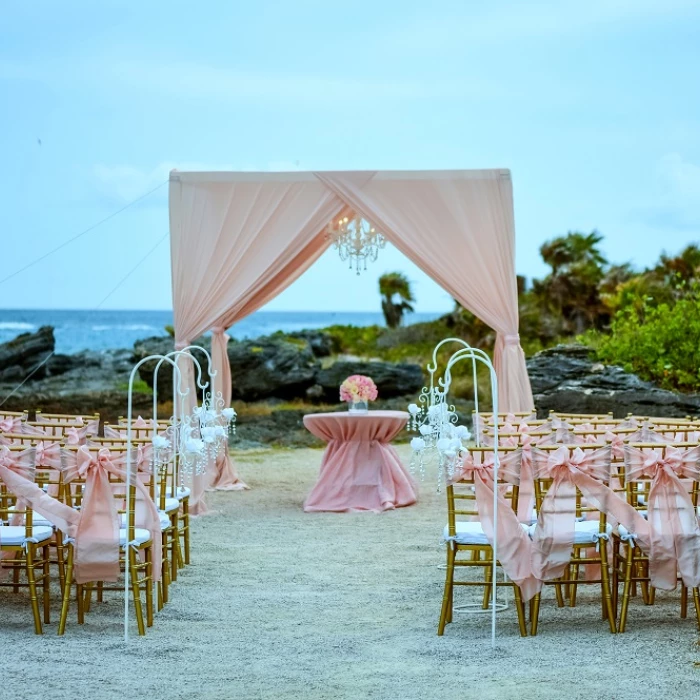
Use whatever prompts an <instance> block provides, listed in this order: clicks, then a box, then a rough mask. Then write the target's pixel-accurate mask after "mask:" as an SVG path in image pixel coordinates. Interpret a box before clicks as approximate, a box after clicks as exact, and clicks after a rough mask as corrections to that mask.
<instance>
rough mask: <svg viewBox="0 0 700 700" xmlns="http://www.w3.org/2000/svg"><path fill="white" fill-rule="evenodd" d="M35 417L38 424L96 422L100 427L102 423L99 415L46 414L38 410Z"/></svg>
mask: <svg viewBox="0 0 700 700" xmlns="http://www.w3.org/2000/svg"><path fill="white" fill-rule="evenodd" d="M34 415H35V418H34V422H36V423H70V424H71V425H75V424H85V423H94V422H96V423H97V424H98V425H99V422H100V414H99V413H93V414H91V415H88V414H80V415H75V414H72V413H44V412H43V411H41V410H39V409H37V410H36V411H35V414H34Z"/></svg>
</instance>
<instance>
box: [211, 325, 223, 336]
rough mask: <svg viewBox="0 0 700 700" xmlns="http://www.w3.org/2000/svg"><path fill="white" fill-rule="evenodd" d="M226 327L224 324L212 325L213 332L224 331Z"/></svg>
mask: <svg viewBox="0 0 700 700" xmlns="http://www.w3.org/2000/svg"><path fill="white" fill-rule="evenodd" d="M225 330H226V329H225V328H224V327H223V326H212V328H211V332H212V333H219V334H221V333H223V332H224V331H225Z"/></svg>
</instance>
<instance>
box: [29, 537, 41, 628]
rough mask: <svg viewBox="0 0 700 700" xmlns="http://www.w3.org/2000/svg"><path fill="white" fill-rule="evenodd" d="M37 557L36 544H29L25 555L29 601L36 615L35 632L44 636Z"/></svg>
mask: <svg viewBox="0 0 700 700" xmlns="http://www.w3.org/2000/svg"><path fill="white" fill-rule="evenodd" d="M35 556H36V547H35V545H34V543H32V542H28V543H27V551H26V554H25V564H26V570H27V582H28V584H29V599H30V601H31V604H32V614H33V615H34V632H36V634H43V633H44V631H43V629H42V627H41V615H40V614H39V599H38V597H37V591H36V576H35V574H36V572H35V570H34V558H35Z"/></svg>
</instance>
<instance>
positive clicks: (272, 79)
mask: <svg viewBox="0 0 700 700" xmlns="http://www.w3.org/2000/svg"><path fill="white" fill-rule="evenodd" d="M699 37H700V2H698V0H694V1H688V0H665V1H664V2H660V1H659V0H620V1H616V0H589V1H588V2H586V3H581V2H578V1H576V2H562V1H560V2H525V1H519V2H517V1H516V2H504V1H501V0H492V1H491V2H488V3H484V2H473V1H472V0H462V1H461V2H459V1H456V2H449V1H439V2H425V0H416V1H414V0H397V1H391V0H373V1H371V2H367V1H365V0H357V1H355V2H352V3H340V2H337V3H336V2H330V1H329V0H294V1H293V2H292V1H291V0H290V1H286V2H282V1H277V2H273V1H271V0H257V1H256V2H249V1H247V0H246V1H243V0H231V1H228V2H224V1H219V2H215V1H213V0H201V1H200V2H196V3H194V2H190V1H187V2H182V1H180V0H170V1H168V2H115V1H114V0H100V2H99V3H96V2H94V1H93V0H89V1H88V0H85V1H82V2H78V1H75V0H73V1H71V0H63V1H62V2H61V3H56V2H54V1H52V0H43V1H42V0H32V1H31V2H30V1H27V2H23V3H9V2H6V3H2V6H1V7H0V153H1V154H2V156H3V158H2V160H3V162H2V172H1V174H0V180H1V181H0V237H1V240H2V244H3V245H2V248H3V255H2V274H0V278H2V277H4V276H5V275H6V274H9V273H10V272H12V271H13V270H15V269H18V268H20V267H22V266H23V265H24V264H26V263H27V262H29V261H30V260H32V259H33V258H35V257H37V256H38V255H40V254H41V253H43V252H45V251H46V250H49V249H50V248H52V247H54V246H56V245H58V244H59V243H60V242H62V241H64V240H66V239H68V238H70V237H71V236H73V235H74V234H76V233H78V232H79V231H81V230H83V229H84V228H86V227H88V226H89V225H91V224H93V223H95V222H96V221H99V220H100V219H102V218H104V217H106V216H108V215H109V214H110V213H112V212H114V211H115V210H117V209H119V208H121V207H122V206H124V205H125V204H127V203H128V202H130V201H132V200H133V199H135V198H136V197H138V196H140V195H141V194H143V193H144V192H147V191H148V190H150V189H152V188H153V187H155V186H157V185H158V184H159V183H161V182H164V181H165V180H166V179H167V173H168V171H169V170H170V169H171V168H172V167H178V168H180V169H239V170H289V169H302V170H307V169H308V170H312V169H373V168H386V169H424V168H425V169H427V168H490V167H507V168H510V169H511V170H512V173H513V184H514V195H515V207H516V236H517V270H518V272H519V273H521V274H525V275H527V276H529V277H531V276H533V275H534V276H537V275H541V274H542V273H543V272H544V269H543V266H542V263H541V261H540V258H539V254H538V247H539V245H540V244H541V243H542V242H543V241H544V240H546V239H548V238H551V237H553V236H555V235H558V234H561V233H565V232H566V231H567V230H570V229H578V230H583V231H589V230H591V229H593V228H598V229H599V230H600V231H601V233H603V235H604V236H605V243H604V251H605V253H606V254H607V255H608V256H609V258H610V259H612V260H615V261H620V262H622V261H626V260H631V261H632V262H634V263H635V264H637V265H639V266H644V265H646V264H650V263H651V262H653V261H654V260H655V259H656V258H657V257H658V255H659V253H660V252H661V250H662V249H666V250H668V251H670V252H673V251H676V250H678V249H680V248H681V247H683V246H684V245H686V244H687V243H689V242H691V241H696V240H699V239H700V90H698V84H699V81H700V78H699V77H698V76H699V75H700V41H699ZM39 140H40V141H41V144H39ZM167 230H168V216H167V187H163V188H161V189H160V190H158V192H156V193H155V194H154V195H151V196H150V197H148V198H147V199H145V200H144V201H143V202H142V203H140V204H138V205H137V206H135V207H133V208H130V209H129V210H127V211H125V212H124V213H122V214H120V215H119V216H116V217H114V218H113V219H111V220H110V221H109V222H108V223H106V224H104V225H103V226H101V227H99V228H97V229H95V230H94V231H93V232H91V233H89V234H87V235H86V236H85V237H83V238H82V239H81V240H80V241H79V242H76V243H74V244H71V245H69V246H67V247H66V248H64V249H63V250H61V251H60V252H59V253H56V254H55V255H53V256H50V257H49V258H47V259H46V260H45V261H43V262H41V263H40V264H38V265H36V266H35V267H33V268H32V269H31V270H28V271H26V272H24V273H22V274H21V275H18V276H17V277H15V278H14V279H13V280H12V281H11V282H7V283H5V284H3V285H1V286H0V294H1V295H2V301H0V307H4V308H93V307H94V306H96V305H97V304H98V303H99V302H101V301H102V299H103V298H104V297H105V296H106V295H107V294H108V293H109V292H110V290H111V289H113V287H114V286H115V285H116V284H117V283H118V282H119V280H121V279H122V278H123V277H124V275H125V274H126V273H127V272H128V271H129V270H130V269H131V268H132V267H133V266H134V265H135V264H136V263H137V262H138V261H139V260H141V258H142V257H143V256H144V255H145V253H146V252H147V251H148V250H150V249H151V248H152V247H153V246H154V245H155V244H156V243H157V242H158V240H160V239H161V238H162V237H163V236H164V235H165V234H166V233H167ZM394 269H400V270H404V271H406V272H407V273H408V275H409V277H410V278H411V279H412V280H414V282H415V285H416V294H417V297H418V304H417V309H418V310H420V311H435V310H443V309H447V308H450V306H451V302H450V299H449V297H448V296H447V295H446V294H445V293H444V292H443V291H442V290H441V289H440V288H439V287H437V286H436V285H435V284H434V283H432V282H431V281H430V280H429V279H427V278H426V277H425V276H424V275H423V274H422V273H421V272H420V271H419V270H417V269H416V268H415V267H414V266H413V265H411V264H410V263H409V262H408V261H406V260H405V258H403V257H402V256H401V255H400V254H399V253H398V252H397V251H395V250H386V251H384V252H383V253H382V255H381V257H380V259H379V261H377V263H375V264H374V265H373V266H372V267H371V269H370V271H369V272H368V273H366V274H365V275H364V276H363V277H361V278H360V279H359V280H358V279H357V278H356V277H355V276H354V274H352V273H351V272H350V271H347V270H346V269H345V267H344V264H343V263H341V262H340V261H339V260H338V259H337V257H336V256H335V254H334V253H332V252H329V253H327V254H326V255H325V256H324V257H323V258H322V259H321V260H320V261H319V262H318V263H317V264H316V266H315V267H314V268H312V270H310V271H309V272H308V273H307V274H306V275H305V276H304V277H302V278H301V279H300V280H299V281H298V282H297V283H295V284H294V285H293V286H292V287H291V288H290V289H288V290H287V291H286V292H284V293H283V294H282V295H281V296H280V297H278V298H277V299H276V300H274V301H273V302H272V303H271V304H270V305H269V307H268V308H270V309H274V310H307V309H308V310H311V309H318V310H326V309H337V310H354V309H357V310H374V309H377V291H376V278H377V276H378V274H380V273H381V272H384V271H388V270H394ZM104 307H105V308H144V309H158V308H170V272H169V248H168V243H167V240H165V241H163V242H162V243H161V245H160V246H159V247H158V248H157V249H156V251H155V252H154V253H153V254H152V256H151V257H150V258H149V259H148V261H147V263H145V264H144V265H143V266H142V267H141V268H139V269H138V270H137V271H136V272H135V273H134V274H133V275H132V276H131V277H130V278H129V279H128V280H127V281H126V283H125V284H124V285H123V286H122V287H120V288H119V289H118V290H117V291H116V292H115V293H114V294H113V295H112V296H111V297H110V298H109V299H108V301H107V302H106V303H105V304H104Z"/></svg>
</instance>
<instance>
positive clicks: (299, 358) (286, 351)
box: [228, 335, 319, 401]
mask: <svg viewBox="0 0 700 700" xmlns="http://www.w3.org/2000/svg"><path fill="white" fill-rule="evenodd" d="M228 359H229V362H230V363H231V380H232V383H233V398H235V399H242V400H244V401H256V400H259V399H264V398H268V397H270V396H275V397H278V398H296V397H298V396H304V393H305V392H306V390H307V389H308V388H309V387H311V386H312V385H313V384H315V383H316V373H317V371H318V369H319V365H318V362H317V361H316V358H315V357H314V354H313V352H312V351H311V347H310V346H309V344H308V343H307V342H306V341H305V340H297V339H293V338H289V337H286V336H282V335H273V336H269V337H266V338H258V339H257V340H243V341H241V342H239V343H229V347H228Z"/></svg>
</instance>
